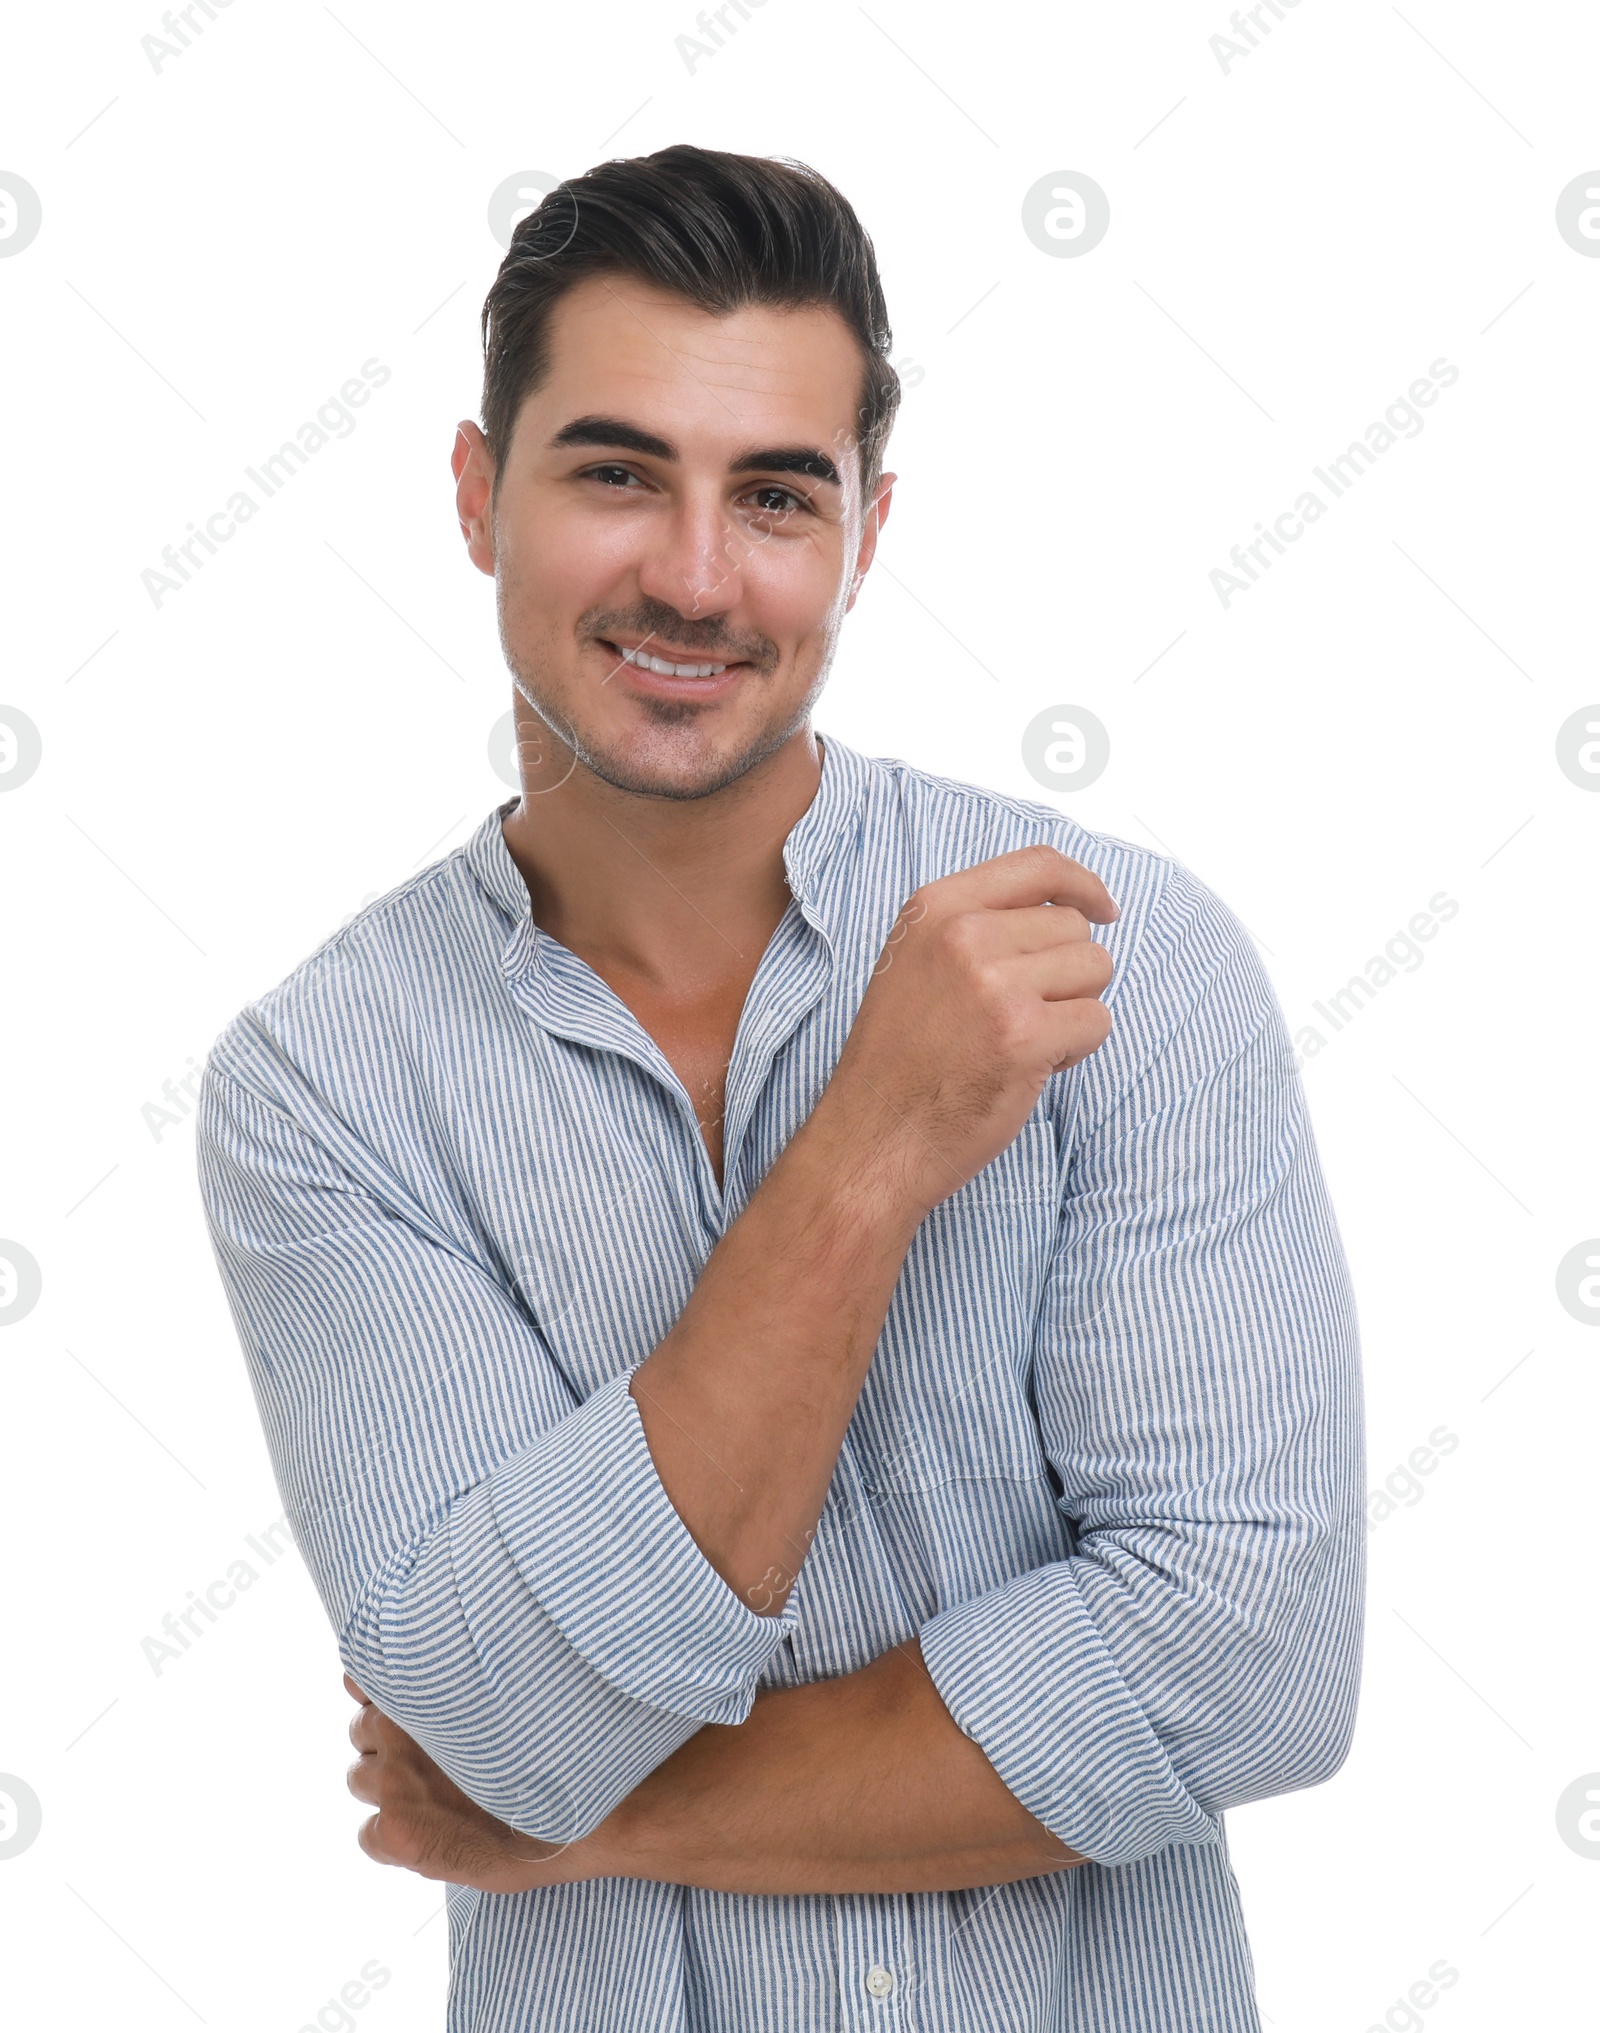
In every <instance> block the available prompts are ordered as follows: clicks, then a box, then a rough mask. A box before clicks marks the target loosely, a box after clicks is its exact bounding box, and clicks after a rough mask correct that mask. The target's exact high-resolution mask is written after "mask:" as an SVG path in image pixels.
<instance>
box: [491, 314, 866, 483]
mask: <svg viewBox="0 0 1600 2033" xmlns="http://www.w3.org/2000/svg"><path fill="white" fill-rule="evenodd" d="M548 344H549V371H548V373H547V374H546V376H545V378H544V380H543V381H542V382H541V383H540V385H539V387H538V388H537V389H536V390H535V391H534V392H533V393H532V394H531V395H530V396H529V397H528V399H527V405H526V407H527V409H528V410H530V411H534V412H537V414H538V418H539V432H538V434H539V445H540V448H542V445H543V443H544V441H545V439H547V438H548V436H549V432H550V430H552V429H559V428H560V426H561V424H562V422H564V421H567V420H569V419H570V418H572V417H575V416H583V415H591V414H598V415H605V416H621V417H624V418H626V419H627V421H628V422H630V423H638V424H643V425H645V426H646V427H648V428H652V429H656V430H658V431H659V434H660V435H661V436H663V437H666V438H669V439H671V440H672V441H673V442H674V443H676V444H678V445H679V447H680V450H681V451H682V453H683V455H684V456H685V457H692V456H695V455H696V454H697V453H698V454H702V455H710V456H716V455H717V454H718V452H719V451H720V450H722V449H723V448H726V449H728V450H732V449H733V448H735V447H744V446H748V445H749V444H751V443H752V442H754V441H757V440H759V441H760V442H762V443H768V444H815V445H818V446H821V447H825V448H827V449H830V450H834V451H835V453H837V448H838V447H840V446H841V445H843V444H845V443H848V442H849V441H850V439H851V438H852V437H853V433H854V425H855V419H856V407H857V404H858V402H859V400H860V394H861V381H862V358H861V351H860V348H859V346H858V344H857V342H856V338H855V335H854V333H852V331H851V330H850V327H849V326H848V325H847V324H846V323H845V321H844V319H843V318H842V317H841V316H840V315H839V313H838V312H837V311H836V310H834V309H833V308H832V307H831V306H830V305H825V304H806V305H801V306H787V305H784V306H777V305H771V304H749V305H745V306H743V307H742V308H741V309H739V310H735V311H726V312H717V311H707V310H703V309H701V307H700V306H699V305H698V304H693V303H691V302H690V301H689V300H688V299H687V298H686V297H681V296H677V295H675V294H674V293H672V292H671V291H668V290H662V289H659V288H656V287H655V286H653V285H651V284H648V283H645V282H641V281H639V280H638V279H636V278H635V277H632V276H627V275H603V276H602V275H596V276H587V277H585V278H584V280H583V281H582V282H580V283H575V284H574V285H573V287H572V288H571V289H569V290H567V291H566V292H564V294H563V295H562V296H561V297H559V298H558V299H557V301H556V304H555V307H554V309H553V310H552V312H551V315H550V325H549V332H548ZM547 427H548V428H547ZM533 435H534V433H532V432H530V433H529V436H530V437H531V436H533ZM839 463H840V464H841V466H842V465H843V464H844V462H843V461H842V460H841V461H840V462H839Z"/></svg>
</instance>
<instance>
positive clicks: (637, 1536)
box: [489, 1371, 797, 1723]
mask: <svg viewBox="0 0 1600 2033" xmlns="http://www.w3.org/2000/svg"><path fill="white" fill-rule="evenodd" d="M629 1378H630V1373H629V1372H626V1371H625V1372H623V1373H622V1374H621V1375H620V1376H616V1377H613V1378H612V1379H611V1380H610V1382H608V1383H605V1384H603V1385H602V1386H601V1387H600V1389H599V1390H597V1391H596V1392H595V1393H594V1395H593V1396H592V1397H591V1398H588V1399H586V1400H585V1402H584V1403H583V1404H582V1405H580V1406H579V1407H578V1409H577V1411H576V1412H574V1413H573V1414H572V1415H571V1416H570V1417H569V1418H566V1419H563V1420H562V1421H561V1422H560V1423H559V1425H557V1426H555V1427H553V1428H551V1429H550V1430H549V1431H548V1432H546V1433H543V1434H541V1435H540V1436H539V1438H538V1439H537V1440H536V1441H535V1442H534V1443H533V1444H532V1446H530V1447H529V1448H527V1449H526V1451H525V1452H523V1453H521V1454H519V1455H517V1456H516V1458H515V1459H514V1460H512V1461H508V1462H505V1463H504V1464H503V1465H502V1466H501V1467H500V1468H498V1469H496V1471H495V1472H494V1474H493V1475H492V1476H491V1477H490V1478H489V1492H490V1503H491V1505H492V1507H493V1510H494V1516H495V1522H496V1524H497V1526H498V1527H499V1530H500V1533H501V1536H502V1538H503V1540H504V1542H505V1545H506V1547H507V1550H508V1551H509V1552H510V1554H511V1557H512V1559H513V1560H515V1561H516V1563H517V1566H518V1569H519V1570H520V1572H521V1573H522V1575H523V1578H524V1579H525V1580H526V1582H527V1584H528V1587H529V1588H530V1589H531V1590H532V1592H533V1594H534V1595H535V1596H536V1597H537V1598H538V1601H539V1603H540V1605H541V1606H542V1608H543V1609H544V1611H545V1613H546V1615H547V1616H548V1617H549V1618H550V1619H551V1621H552V1622H553V1623H554V1624H555V1625H556V1626H557V1628H558V1629H559V1630H560V1631H561V1634H562V1636H563V1637H565V1638H566V1640H567V1642H568V1643H569V1644H570V1645H571V1646H572V1647H573V1649H574V1650H575V1651H576V1652H578V1653H579V1654H580V1655H581V1656H582V1658H583V1659H584V1660H585V1661H586V1662H587V1663H588V1664H589V1666H590V1667H592V1668H593V1670H594V1671H595V1672H596V1673H598V1674H599V1675H600V1677H601V1678H602V1679H604V1680H607V1681H609V1682H610V1683H611V1685H612V1686H613V1687H616V1688H618V1689H619V1690H620V1691H621V1692H622V1693H623V1694H626V1695H628V1696H629V1697H630V1698H631V1699H633V1700H635V1701H640V1702H643V1703H645V1704H646V1705H647V1706H648V1707H651V1708H656V1709H660V1710H663V1711H664V1712H666V1713H668V1714H672V1715H680V1716H684V1717H687V1718H690V1719H692V1720H694V1721H696V1722H716V1723H736V1722H743V1721H744V1719H745V1717H746V1716H747V1715H748V1714H749V1713H750V1708H751V1704H752V1703H753V1702H754V1700H755V1689H756V1681H757V1679H758V1677H759V1676H760V1673H761V1671H762V1669H763V1668H764V1667H765V1665H766V1664H767V1662H768V1660H769V1659H770V1658H771V1657H772V1654H773V1653H774V1652H775V1651H776V1650H777V1648H778V1646H779V1645H780V1644H781V1643H782V1642H783V1640H784V1638H785V1637H787V1636H788V1634H789V1632H790V1631H792V1630H793V1629H794V1628H795V1624H796V1620H797V1619H796V1615H795V1612H794V1611H793V1610H792V1609H791V1608H789V1607H788V1606H787V1605H785V1608H784V1610H783V1612H782V1613H781V1614H780V1615H778V1616H762V1615H759V1614H758V1613H757V1612H756V1611H755V1610H753V1609H751V1608H750V1607H749V1606H748V1605H747V1604H745V1603H742V1602H741V1601H740V1600H739V1598H738V1596H737V1595H735V1593H734V1592H733V1590H732V1589H731V1588H730V1587H729V1586H728V1584H727V1582H725V1581H724V1580H723V1578H722V1576H721V1575H720V1574H718V1573H717V1571H716V1569H715V1568H714V1567H713V1566H712V1565H711V1564H710V1562H709V1561H708V1560H707V1559H706V1557H705V1555H704V1554H703V1553H702V1552H701V1551H700V1548H699V1547H698V1546H697V1545H696V1544H695V1542H694V1538H693V1536H692V1535H691V1533H690V1531H689V1528H688V1526H687V1525H685V1524H684V1522H683V1520H682V1518H680V1517H679V1515H678V1513H677V1511H676V1510H675V1509H674V1508H673V1505H672V1499H671V1498H670V1497H669V1496H668V1495H667V1492H666V1490H665V1488H664V1487H663V1486H662V1482H661V1478H660V1476H659V1475H658V1474H657V1473H656V1466H655V1462H654V1460H653V1459H652V1457H651V1453H650V1445H649V1442H648V1441H647V1440H646V1438H645V1431H644V1425H643V1422H642V1421H641V1419H640V1417H639V1407H638V1405H637V1404H636V1403H635V1401H634V1398H633V1396H632V1394H631V1392H630V1391H629V1389H628V1383H629Z"/></svg>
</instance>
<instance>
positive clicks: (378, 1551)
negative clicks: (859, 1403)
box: [197, 1054, 794, 1842]
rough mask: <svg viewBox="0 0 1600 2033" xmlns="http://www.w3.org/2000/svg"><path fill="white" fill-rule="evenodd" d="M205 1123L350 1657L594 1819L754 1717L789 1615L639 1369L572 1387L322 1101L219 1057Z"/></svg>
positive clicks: (433, 1727) (590, 1822)
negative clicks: (676, 1448) (746, 1576)
mask: <svg viewBox="0 0 1600 2033" xmlns="http://www.w3.org/2000/svg"><path fill="white" fill-rule="evenodd" d="M252 1077H254V1076H252ZM313 1124H314V1125H315V1128H313ZM197 1134H198V1139H199V1143H198V1166H199V1178H200V1187H201V1199H202V1203H203V1206H204V1210H205V1216H206V1221H207V1225H208V1228H209V1231H210V1235H211V1241H212V1246H213V1249H214V1251H215V1254H216V1260H217V1265H218V1268H219V1271H220V1273H221V1276H222V1282H223V1285H224V1288H225V1291H226V1294H227V1297H228V1302H229V1305H230V1308H231V1310H232V1313H233V1317H234V1321H235V1325H236V1327H237V1329H238V1334H239V1339H240V1343H241V1346H242V1348H243V1351H244V1355H245V1360H246V1364H247V1367H248V1370H249V1374H250V1380H251V1385H252V1388H253V1391H254V1393H255V1397H256V1402H257V1407H258V1409H259V1411H260V1414H261V1419H262V1425H263V1430H264V1433H265V1436H266V1441H267V1447H268V1452H269V1455H270V1458H271V1462H272V1467H273V1472H274V1475H275V1477H276V1480H277V1484H278V1489H279V1492H280V1494H281V1496H282V1498H283V1501H284V1504H285V1507H286V1516H287V1519H288V1522H289V1525H290V1529H291V1531H292V1532H293V1534H294V1538H295V1541H296V1544H297V1546H298V1547H299V1550H300V1552H301V1554H302V1556H303V1557H304V1559H305V1561H306V1564H307V1566H308V1568H309V1570H310V1572H311V1576H312V1579H313V1581H314V1582H315V1584H316V1587H317V1590H318V1593H319V1595H320V1596H321V1599H322V1602H323V1605H324V1608H325V1609H326V1611H327V1613H328V1616H329V1619H330V1621H331V1622H332V1624H333V1627H334V1630H335V1633H336V1636H337V1642H338V1650H339V1656H340V1658H341V1660H342V1661H343V1663H344V1665H345V1668H346V1670H347V1671H348V1672H349V1673H350V1674H351V1675H352V1677H353V1678H354V1679H355V1680H356V1681H357V1682H358V1684H359V1685H360V1686H361V1687H362V1689H363V1690H364V1691H365V1692H366V1694H367V1695H368V1696H369V1697H370V1698H371V1699H372V1700H374V1701H375V1702H377V1704H378V1706H379V1707H380V1708H382V1709H383V1710H384V1712H385V1713H386V1714H388V1715H390V1716H392V1717H393V1718H394V1720H395V1721H397V1722H398V1723H399V1724H400V1725H401V1727H402V1728H403V1729H405V1730H406V1731H407V1732H408V1733H409V1734H410V1735H412V1736H413V1737H415V1738H416V1740H417V1741H418V1742H419V1743H420V1744H421V1745H422V1746H423V1748H424V1749H425V1750H426V1751H427V1752H428V1754H429V1755H430V1756H431V1757H432V1758H433V1759H434V1761H435V1762H436V1763H437V1764H438V1765H439V1766H440V1767H441V1768H442V1769H443V1770H444V1771H445V1772H447V1773H448V1774H449V1775H450V1777H451V1778H452V1779H454V1780H455V1782H456V1783H457V1784H458V1785H459V1786H460V1787H461V1788H462V1789H463V1791H465V1792H466V1793H467V1794H469V1795H470V1796H471V1797H472V1798H473V1799H474V1800H476V1801H477V1802H478V1804H479V1805H480V1806H482V1807H484V1808H486V1809H487V1810H488V1811H489V1812H490V1813H492V1814H494V1815H496V1816H498V1817H499V1818H500V1819H501V1820H503V1821H506V1822H509V1823H510V1824H511V1825H512V1826H513V1827H515V1828H517V1829H520V1830H522V1831H524V1832H525V1833H527V1834H530V1835H534V1836H537V1837H540V1838H541V1839H543V1840H546V1841H556V1842H564V1841H570V1840H575V1839H577V1838H579V1837H581V1836H582V1835H584V1834H586V1833H587V1832H588V1831H589V1830H590V1829H591V1828H593V1827H594V1826H595V1825H596V1824H597V1823H598V1822H600V1821H601V1820H603V1819H604V1818H605V1816H606V1815H607V1814H609V1813H610V1812H611V1810H612V1808H613V1807H615V1806H616V1805H617V1804H618V1802H619V1801H621V1800H622V1799H623V1798H624V1797H625V1796H626V1795H627V1794H628V1793H629V1792H631V1791H632V1789H633V1788H634V1787H635V1786H636V1785H638V1784H639V1782H640V1781H641V1780H642V1779H643V1778H644V1777H646V1776H647V1775H648V1773H649V1772H650V1771H652V1770H653V1769H654V1768H655V1766H656V1765H658V1764H660V1763H661V1762H662V1760H663V1759H665V1758H666V1757H668V1756H670V1755H671V1753H672V1752H673V1751H674V1750H675V1749H677V1747H678V1746H679V1745H680V1744H682V1743H683V1742H685V1741H686V1740H687V1739H688V1738H689V1737H690V1736H692V1735H693V1734H694V1733H695V1731H696V1730H698V1729H699V1728H700V1727H701V1726H702V1725H703V1724H705V1723H708V1722H717V1723H733V1722H740V1721H742V1720H743V1719H744V1718H745V1716H746V1715H747V1714H748V1713H749V1710H750V1706H751V1703H752V1702H753V1700H754V1697H755V1688H756V1682H757V1679H758V1677H759V1675H760V1673H761V1671H762V1669H763V1668H764V1666H765V1665H766V1663H767V1662H768V1660H769V1659H770V1658H771V1656H772V1654H773V1652H774V1650H775V1649H776V1648H777V1646H778V1645H779V1644H780V1643H781V1642H782V1640H783V1638H784V1637H785V1635H786V1634H787V1633H788V1631H789V1630H790V1629H792V1628H793V1621H794V1620H793V1615H792V1613H785V1614H784V1615H781V1616H762V1615H758V1614H757V1613H756V1612H755V1611H754V1610H752V1609H750V1608H749V1607H748V1606H747V1605H746V1604H744V1603H742V1602H741V1601H740V1600H739V1598H738V1596H737V1595H735V1593H734V1592H733V1591H732V1589H730V1588H729V1587H728V1586H727V1584H726V1583H725V1582H724V1581H723V1580H722V1578H721V1576H720V1575H718V1574H717V1572H716V1571H715V1569H713V1568H712V1567H711V1566H710V1564H709V1563H708V1562H707V1561H706V1559H705V1557H704V1555H703V1554H702V1553H701V1551H700V1549H699V1547H698V1546H697V1545H696V1543H695V1541H694V1539H693V1537H692V1536H691V1534H690V1532H689V1530H688V1528H687V1527H686V1526H685V1524H684V1523H683V1521H682V1519H681V1518H680V1517H679V1515H678V1513H677V1511H676V1510H675V1509H674V1508H673V1505H672V1502H671V1499H670V1498H669V1497H668V1495H667V1492H666V1490H665V1488H664V1487H663V1485H662V1483H661V1481H660V1478H659V1476H658V1475H657V1473H656V1470H655V1466H654V1463H653V1460H652V1458H651V1455H650V1449H649V1445H648V1442H647V1441H646V1438H645V1434H644V1429H643V1426H642V1424H641V1423H640V1419H639V1414H638V1408H637V1405H636V1404H635V1402H634V1399H633V1397H632V1395H631V1394H630V1392H629V1389H628V1382H629V1373H628V1372H623V1373H621V1374H619V1375H616V1376H614V1377H612V1378H611V1379H610V1380H609V1381H608V1382H606V1383H604V1384H603V1385H601V1386H600V1388H599V1389H597V1390H595V1391H594V1392H593V1393H592V1394H591V1395H590V1396H588V1397H587V1398H585V1399H583V1400H582V1401H581V1402H580V1401H579V1400H578V1398H577V1396H576V1394H575V1393H574V1391H573V1390H572V1388H571V1386H570V1385H569V1383H568V1382H567V1381H566V1379H565V1378H564V1377H563V1375H562V1374H561V1372H560V1371H559V1370H558V1368H557V1366H556V1364H555V1362H554V1360H553V1359H552V1357H551V1355H550V1352H549V1350H548V1349H547V1347H546V1345H545V1343H544V1341H543V1340H542V1338H541V1336H540V1334H539V1332H538V1330H537V1328H536V1326H535V1325H534V1323H533V1321H532V1319H531V1318H530V1317H529V1315H528V1314H527V1312H526V1311H525V1310H524V1309H523V1308H522V1307H521V1305H520V1304H519V1302H518V1299H517V1296H516V1294H515V1292H514V1291H513V1290H512V1289H511V1288H510V1287H509V1286H508V1285H507V1284H506V1283H505V1282H503V1281H502V1280H501V1279H500V1278H499V1277H498V1276H496V1275H495V1273H494V1271H493V1269H492V1267H491V1266H490V1265H488V1264H487V1263H486V1262H485V1261H483V1260H482V1258H481V1257H480V1256H479V1254H478V1253H477V1252H476V1251H475V1250H474V1249H473V1248H472V1247H471V1246H470V1243H469V1242H468V1241H466V1240H464V1239H463V1238H462V1236H460V1235H459V1234H454V1233H451V1232H450V1230H449V1228H448V1227H447V1226H446V1225H444V1224H443V1223H441V1222H440V1221H439V1220H438V1219H436V1218H435V1216H434V1215H433V1214H432V1213H430V1211H429V1210H428V1209H426V1208H425V1207H423V1206H421V1205H419V1204H418V1203H417V1202H416V1201H414V1200H413V1198H412V1197H411V1195H410V1194H409V1192H408V1190H407V1188H406V1186H405V1184H404V1183H403V1182H402V1181H401V1180H399V1179H398V1178H393V1177H391V1176H389V1175H388V1174H387V1173H386V1172H385V1169H384V1166H383V1164H382V1161H381V1159H380V1158H379V1157H378V1155H377V1154H376V1153H374V1152H372V1151H371V1150H369V1149H368V1148H366V1147H365V1146H360V1145H358V1144H357V1143H356V1141H355V1140H354V1139H353V1137H352V1135H351V1133H350V1131H349V1129H348V1126H347V1125H345V1124H343V1123H341V1122H339V1121H338V1120H337V1119H336V1118H335V1117H334V1116H332V1114H331V1113H330V1112H326V1111H325V1110H324V1107H323V1104H322V1102H321V1099H320V1097H317V1096H314V1095H312V1094H311V1093H309V1091H304V1090H302V1091H299V1092H296V1091H295V1088H294V1084H293V1082H291V1081H287V1080H286V1081H284V1082H282V1083H280V1084H279V1085H278V1089H277V1091H276V1092H274V1093H273V1094H272V1095H271V1096H270V1097H269V1096H268V1095H267V1094H265V1093H262V1092H258V1091H256V1090H255V1085H254V1084H246V1082H245V1080H244V1079H243V1078H241V1077H238V1075H237V1074H236V1073H235V1072H232V1071H230V1070H228V1069H226V1068H225V1067H223V1066H222V1065H221V1064H220V1063H219V1062H218V1059H217V1057H216V1055H215V1054H213V1056H212V1058H211V1059H210V1060H208V1062H207V1065H206V1069H205V1074H204V1078H203V1081H202V1085H201V1089H200V1104H199V1109H198V1112H197ZM508 1378H511V1379H514V1380H515V1387H514V1388H511V1389H508V1388H507V1386H506V1380H507V1379H508Z"/></svg>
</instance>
